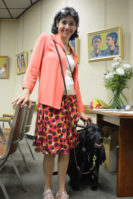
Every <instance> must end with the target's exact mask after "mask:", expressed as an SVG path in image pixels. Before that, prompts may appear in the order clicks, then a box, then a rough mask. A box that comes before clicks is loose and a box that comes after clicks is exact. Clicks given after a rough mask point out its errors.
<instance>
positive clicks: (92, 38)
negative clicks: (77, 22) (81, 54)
mask: <svg viewBox="0 0 133 199" xmlns="http://www.w3.org/2000/svg"><path fill="white" fill-rule="evenodd" d="M115 56H120V57H122V56H123V48H122V29H121V27H113V28H108V29H104V30H100V31H96V32H91V33H88V61H89V62H91V61H100V60H108V59H113V58H114V57H115Z"/></svg>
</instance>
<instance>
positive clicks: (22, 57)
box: [16, 51, 28, 75]
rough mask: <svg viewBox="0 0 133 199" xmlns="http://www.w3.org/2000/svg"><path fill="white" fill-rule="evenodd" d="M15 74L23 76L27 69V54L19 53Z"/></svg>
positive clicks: (25, 52) (24, 52)
mask: <svg viewBox="0 0 133 199" xmlns="http://www.w3.org/2000/svg"><path fill="white" fill-rule="evenodd" d="M16 57H17V74H18V75H19V74H23V73H25V72H26V70H27V67H28V52H27V51H23V52H22V53H19V54H18V55H17V56H16Z"/></svg>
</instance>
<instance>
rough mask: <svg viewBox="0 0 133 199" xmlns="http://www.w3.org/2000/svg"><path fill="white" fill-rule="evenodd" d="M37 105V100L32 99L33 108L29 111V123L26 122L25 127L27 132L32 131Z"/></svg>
mask: <svg viewBox="0 0 133 199" xmlns="http://www.w3.org/2000/svg"><path fill="white" fill-rule="evenodd" d="M35 106H36V102H34V101H32V102H31V108H30V109H29V113H28V118H27V124H26V127H25V133H27V132H29V131H30V127H31V122H32V118H33V113H34V110H35Z"/></svg>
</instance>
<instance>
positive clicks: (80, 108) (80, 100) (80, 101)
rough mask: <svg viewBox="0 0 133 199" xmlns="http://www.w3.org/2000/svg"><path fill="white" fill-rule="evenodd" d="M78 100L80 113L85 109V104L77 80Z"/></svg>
mask: <svg viewBox="0 0 133 199" xmlns="http://www.w3.org/2000/svg"><path fill="white" fill-rule="evenodd" d="M77 101H78V112H79V115H80V112H81V111H84V105H83V102H82V98H81V93H80V87H79V82H78V81H77Z"/></svg>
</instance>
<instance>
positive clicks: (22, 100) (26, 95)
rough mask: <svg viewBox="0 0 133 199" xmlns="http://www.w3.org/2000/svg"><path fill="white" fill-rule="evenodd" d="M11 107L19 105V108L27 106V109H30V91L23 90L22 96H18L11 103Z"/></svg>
mask: <svg viewBox="0 0 133 199" xmlns="http://www.w3.org/2000/svg"><path fill="white" fill-rule="evenodd" d="M12 104H13V105H15V104H21V107H23V106H24V105H25V104H28V108H30V107H31V101H30V90H29V89H28V88H25V89H24V90H23V93H22V95H20V96H19V97H18V98H16V99H15V100H14V101H13V102H12Z"/></svg>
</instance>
